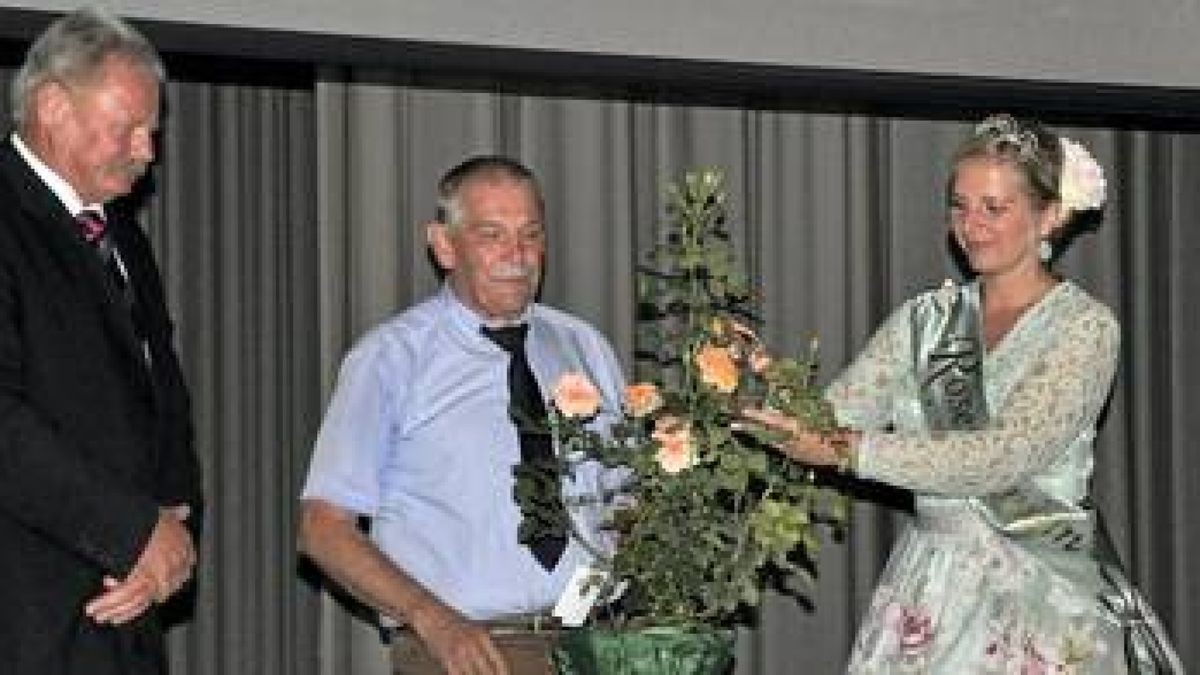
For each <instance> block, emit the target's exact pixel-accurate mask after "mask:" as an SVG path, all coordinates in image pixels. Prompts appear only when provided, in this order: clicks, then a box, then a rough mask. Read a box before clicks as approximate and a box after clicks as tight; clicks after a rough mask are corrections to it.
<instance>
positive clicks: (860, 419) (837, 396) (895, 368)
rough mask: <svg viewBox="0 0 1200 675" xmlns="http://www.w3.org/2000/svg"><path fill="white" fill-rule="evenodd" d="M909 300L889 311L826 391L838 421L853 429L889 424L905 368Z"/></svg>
mask: <svg viewBox="0 0 1200 675" xmlns="http://www.w3.org/2000/svg"><path fill="white" fill-rule="evenodd" d="M910 304H911V303H905V304H904V305H902V306H901V307H900V308H899V309H897V310H896V311H895V312H893V313H892V315H891V316H890V317H888V319H887V320H886V321H884V322H883V325H881V326H880V327H879V329H878V330H876V331H875V334H874V335H872V336H871V339H870V340H869V341H868V342H867V346H866V347H865V348H864V349H863V350H862V352H860V353H859V355H858V356H857V357H856V358H855V359H854V361H853V362H852V363H851V364H850V365H849V366H848V367H847V368H846V369H845V370H843V371H842V373H841V374H840V375H838V377H837V379H836V380H834V381H833V382H832V383H831V384H830V385H829V387H828V388H827V389H826V390H825V397H826V398H828V399H829V401H830V402H831V403H832V404H833V407H834V410H836V411H837V417H838V423H839V424H843V425H845V426H849V427H852V428H855V429H883V428H884V427H887V426H888V425H890V424H891V423H892V403H893V399H894V397H895V395H896V392H897V391H898V389H899V382H900V379H901V378H902V377H903V375H904V372H905V369H906V368H908V366H909V362H910V361H911V358H910V357H909V356H908V350H907V345H908V343H909V341H910V339H909V329H908V315H909V312H910V311H911V309H910Z"/></svg>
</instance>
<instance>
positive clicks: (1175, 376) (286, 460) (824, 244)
mask: <svg viewBox="0 0 1200 675" xmlns="http://www.w3.org/2000/svg"><path fill="white" fill-rule="evenodd" d="M10 76H11V71H0V84H2V85H4V86H7V81H8V79H9V77H10ZM226 79H228V78H226ZM233 79H236V78H233ZM167 94H168V96H167V98H168V108H169V110H168V115H167V118H166V120H165V124H164V132H163V136H162V139H161V160H160V162H159V163H158V165H157V166H156V167H155V170H154V185H153V190H152V194H151V196H150V197H149V199H148V200H147V203H146V208H145V212H144V222H145V223H146V226H147V228H148V230H149V232H150V235H151V238H152V240H153V242H154V244H155V247H156V249H157V252H158V254H159V260H160V263H161V266H162V269H163V273H164V276H165V279H166V284H167V289H168V294H169V299H170V302H171V304H172V306H173V309H174V312H175V316H176V317H177V319H178V329H179V330H178V337H179V345H180V350H181V352H182V356H183V360H184V365H185V369H186V374H187V376H188V380H189V383H190V385H191V389H192V392H193V399H194V404H195V411H196V421H197V435H198V449H199V452H200V454H201V459H202V462H203V466H204V469H205V486H206V489H207V493H208V496H209V503H210V509H209V511H210V512H209V519H208V529H207V531H206V532H205V536H204V539H203V541H202V542H201V556H202V558H201V563H200V567H199V570H198V576H199V582H198V587H197V593H196V602H195V617H194V620H193V621H192V622H190V623H188V624H185V625H183V626H182V627H179V628H176V629H174V630H173V631H172V634H171V638H170V639H171V646H172V650H171V661H172V668H173V670H172V672H173V673H174V674H175V675H199V674H205V675H209V674H212V675H216V674H220V675H292V674H295V675H376V674H382V673H384V672H385V669H384V667H383V662H382V658H383V654H382V650H381V649H380V648H379V645H378V640H377V637H376V636H375V634H374V633H373V632H372V631H371V630H370V628H369V627H368V626H367V625H366V624H365V623H363V622H362V621H360V620H359V619H356V618H353V617H352V616H351V615H350V613H349V612H348V611H347V610H346V609H345V603H343V602H342V601H341V600H338V599H335V598H334V597H333V596H331V595H330V594H328V593H326V592H324V591H322V590H321V588H320V581H319V575H317V574H315V573H314V571H313V570H312V569H311V567H308V566H306V565H304V564H303V562H302V561H298V560H297V559H296V556H295V554H294V553H293V550H294V542H293V540H294V534H295V517H296V495H297V493H298V491H299V486H300V485H301V483H302V481H303V476H304V473H305V471H306V468H307V461H308V456H309V453H310V451H311V443H312V439H313V437H314V435H315V430H316V428H317V425H318V424H319V421H320V416H321V414H322V412H323V406H324V403H325V401H326V400H327V397H328V395H329V393H330V391H331V388H332V385H333V382H334V378H335V376H336V369H337V365H338V363H339V361H340V359H341V357H342V355H343V354H344V353H345V350H346V349H347V348H348V346H349V345H350V344H351V343H352V342H353V340H354V339H355V337H357V336H358V335H359V334H361V333H362V332H363V331H364V330H365V329H366V328H367V327H369V326H371V325H373V324H374V323H376V322H378V321H379V320H380V319H382V318H383V317H385V316H388V315H389V314H391V313H393V312H396V311H398V310H400V309H402V308H403V307H405V306H407V305H408V304H410V303H412V302H413V301H415V300H416V299H418V298H421V297H423V296H424V295H426V294H428V293H429V292H431V291H432V290H433V289H434V288H435V287H436V283H437V281H436V279H435V277H434V275H433V273H432V269H431V266H430V264H429V262H428V259H427V257H426V252H425V247H424V240H423V229H422V227H421V225H422V224H423V223H424V222H426V221H427V220H428V219H429V218H430V217H432V215H433V213H434V195H433V193H434V184H435V182H436V180H437V178H438V176H439V175H440V174H441V173H442V172H443V171H444V170H445V169H446V168H448V167H449V166H451V165H453V164H455V163H456V162H458V161H459V160H460V159H461V158H463V157H464V156H465V155H467V154H470V153H474V152H503V153H507V154H511V155H514V156H516V157H518V158H520V159H522V160H524V161H526V162H527V163H528V164H530V165H531V166H532V167H533V169H534V170H535V171H536V172H537V173H538V174H539V176H540V177H541V178H542V181H543V183H544V187H545V191H546V194H547V201H548V223H549V231H550V235H549V236H550V243H549V253H548V255H549V262H548V265H549V267H548V270H547V279H546V284H545V290H544V297H543V299H544V300H545V301H547V302H549V303H551V304H554V305H557V306H559V307H563V308H565V309H568V310H570V311H572V312H574V313H576V314H579V315H581V316H583V317H585V318H587V319H588V320H590V321H591V322H593V323H594V324H595V325H597V326H598V327H599V328H601V329H602V330H603V331H605V332H606V333H607V334H608V335H609V336H610V337H611V338H612V341H613V343H614V345H615V346H616V347H617V349H618V352H619V353H620V354H621V356H622V358H623V359H624V360H625V364H626V366H627V367H628V368H632V362H631V360H630V357H631V354H632V349H633V319H632V317H633V311H632V307H633V272H634V268H635V265H636V264H637V262H638V261H639V260H640V259H641V253H642V252H644V251H645V250H646V249H647V248H648V246H649V244H650V243H651V242H653V241H654V240H655V238H656V237H657V236H658V234H659V233H660V232H661V226H662V204H663V199H662V194H663V188H664V186H665V184H666V182H667V181H669V180H671V179H673V178H675V177H677V176H678V175H679V173H680V172H681V171H682V170H684V169H685V168H689V167H697V166H716V167H719V168H722V169H723V170H724V171H725V172H726V174H727V176H728V180H729V184H730V190H731V198H732V200H733V205H734V210H733V213H732V217H731V225H732V228H731V229H732V230H733V233H734V236H735V239H736V243H737V245H738V247H739V250H740V251H741V252H742V253H743V260H744V263H745V264H746V266H747V268H748V269H749V270H750V271H751V273H752V275H753V278H754V280H755V282H756V284H757V286H758V288H759V290H760V291H761V293H762V298H763V300H762V313H763V317H764V319H765V320H766V326H767V328H766V337H767V339H768V340H769V341H770V342H771V343H772V345H773V346H774V347H775V348H776V349H778V350H782V351H796V350H799V349H802V348H804V347H805V346H806V345H807V344H808V341H809V339H810V337H812V336H814V335H815V336H818V337H819V338H820V343H821V358H822V366H823V376H824V377H825V378H828V377H832V375H833V374H834V373H836V371H837V369H838V368H839V367H840V366H841V365H843V364H845V363H846V361H847V360H848V359H849V358H850V357H851V356H852V355H853V354H854V352H855V351H856V350H858V349H859V348H860V347H861V346H862V344H863V343H864V342H865V340H866V339H867V337H868V336H869V334H870V332H871V330H872V329H873V328H874V326H876V325H877V324H878V323H879V321H881V319H882V318H883V317H884V316H885V315H886V313H887V312H888V311H889V310H890V309H891V308H892V307H893V306H894V305H895V304H897V303H898V302H900V301H901V300H902V299H903V298H905V297H907V296H909V295H911V294H912V293H914V292H916V291H918V290H920V289H922V288H925V287H928V286H930V285H932V284H936V283H938V282H940V280H941V279H942V278H944V277H946V276H949V275H952V274H954V267H953V265H952V264H951V262H950V259H949V256H948V255H947V248H946V241H945V229H944V224H943V221H944V218H943V206H942V205H943V193H942V190H943V181H944V173H945V160H946V157H947V156H948V155H949V153H950V151H951V149H952V148H953V147H954V145H955V144H956V143H957V142H958V140H959V139H960V138H961V137H962V135H963V133H964V132H965V130H966V129H967V128H968V126H967V122H966V121H958V122H955V121H939V120H923V119H915V118H906V119H891V118H881V117H873V116H869V115H860V114H845V115H842V114H828V113H820V114H814V113H806V112H803V111H799V112H793V111H764V110H753V109H738V108H735V107H712V106H703V105H690V104H666V103H663V104H656V103H653V102H643V101H630V100H622V99H620V98H619V97H599V96H598V97H594V98H589V97H587V96H584V95H579V94H577V93H571V94H569V95H568V94H563V95H557V96H552V95H534V94H529V93H522V92H521V91H520V90H519V89H514V88H513V87H511V86H507V85H506V86H501V84H500V83H490V82H484V81H472V82H465V81H450V80H444V81H441V80H436V79H431V78H430V77H428V76H426V77H425V78H424V79H423V80H422V82H421V83H417V82H416V81H415V80H412V79H409V78H407V76H405V75H404V74H398V73H393V72H388V71H378V70H367V69H364V70H356V71H352V72H349V71H344V70H339V69H328V70H324V71H321V72H319V73H318V76H317V77H316V80H315V83H314V84H313V85H312V86H311V87H299V88H296V87H291V86H284V85H270V84H256V85H251V84H228V83H216V82H204V81H194V80H187V81H177V82H173V83H172V84H171V85H170V86H169V87H168V91H167ZM0 105H3V104H0ZM974 117H975V115H974V114H973V113H972V114H971V115H967V116H965V117H964V120H967V119H973V118H974ZM1065 131H1067V132H1068V133H1069V134H1070V135H1072V136H1075V137H1077V138H1078V139H1079V140H1081V141H1083V142H1085V143H1086V144H1087V145H1088V146H1089V147H1091V148H1092V149H1093V151H1094V152H1095V153H1096V154H1097V156H1098V157H1099V159H1100V160H1101V162H1102V163H1103V164H1104V165H1105V167H1106V168H1107V170H1108V172H1109V178H1110V203H1109V206H1108V209H1107V212H1106V218H1105V222H1104V224H1103V226H1102V227H1101V229H1100V230H1099V231H1098V232H1096V233H1095V234H1091V235H1085V236H1084V237H1083V238H1081V240H1080V241H1078V242H1077V243H1076V245H1075V247H1074V248H1073V249H1072V250H1071V251H1070V252H1069V253H1068V254H1067V256H1066V257H1065V259H1064V260H1063V261H1062V263H1061V266H1060V267H1061V270H1062V271H1063V272H1064V274H1066V275H1067V276H1070V277H1072V278H1075V279H1077V280H1078V281H1079V282H1080V283H1081V284H1082V285H1083V286H1085V287H1086V288H1088V289H1090V290H1091V291H1092V292H1093V293H1095V294H1096V295H1098V296H1099V297H1100V298H1102V299H1103V300H1104V301H1106V302H1107V303H1109V304H1110V306H1112V307H1113V308H1114V310H1115V311H1116V312H1117V314H1118V316H1119V317H1120V319H1121V321H1122V323H1123V326H1124V332H1123V337H1124V344H1123V359H1122V366H1121V369H1120V371H1119V374H1118V382H1117V386H1116V387H1115V389H1114V393H1113V396H1112V400H1111V403H1110V407H1109V413H1108V417H1107V422H1106V424H1105V426H1104V428H1103V430H1102V433H1101V437H1100V442H1099V447H1098V451H1097V462H1098V467H1097V473H1096V487H1097V493H1098V498H1099V503H1100V505H1101V508H1102V510H1103V511H1104V512H1105V514H1106V515H1107V517H1108V520H1109V524H1110V527H1111V529H1112V530H1113V534H1114V536H1115V538H1116V541H1117V545H1118V548H1119V549H1120V552H1121V555H1122V557H1123V558H1124V560H1125V562H1126V564H1127V565H1128V566H1129V568H1130V571H1131V574H1132V576H1133V578H1134V580H1135V581H1136V582H1137V583H1138V585H1139V586H1140V587H1141V588H1142V589H1144V590H1145V591H1146V593H1147V594H1148V595H1149V596H1150V598H1151V600H1152V601H1153V603H1154V605H1155V607H1156V608H1157V609H1158V611H1159V612H1160V614H1161V615H1162V617H1163V619H1164V620H1165V621H1166V623H1167V624H1168V625H1169V626H1170V628H1171V630H1172V632H1173V634H1174V635H1175V636H1176V639H1177V643H1178V645H1179V647H1180V650H1181V655H1182V657H1183V659H1184V662H1185V664H1188V665H1189V666H1190V667H1191V668H1192V669H1196V668H1198V667H1200V647H1197V646H1196V644H1195V641H1194V640H1193V639H1191V638H1192V637H1193V636H1195V635H1200V582H1197V581H1196V577H1195V574H1194V573H1193V572H1192V570H1193V569H1194V568H1195V566H1196V562H1197V561H1200V543H1198V538H1197V537H1196V536H1195V532H1196V526H1195V524H1194V522H1193V514H1195V513H1197V512H1200V491H1198V490H1196V486H1197V485H1200V458H1198V456H1197V455H1196V453H1194V452H1192V451H1191V445H1192V439H1195V438H1198V437H1200V415H1196V414H1195V412H1194V411H1196V410H1200V366H1198V365H1197V364H1196V360H1195V359H1194V358H1193V357H1192V355H1191V351H1192V349H1193V348H1194V346H1195V345H1196V344H1200V309H1198V307H1197V305H1198V303H1196V302H1195V301H1194V300H1193V295H1192V294H1193V293H1195V292H1196V289H1200V278H1198V277H1200V271H1197V269H1196V266H1195V265H1194V264H1193V261H1195V260H1197V259H1198V257H1200V230H1198V228H1197V225H1198V224H1200V191H1198V190H1197V189H1196V186H1197V185H1200V138H1198V137H1197V136H1195V135H1187V134H1172V133H1166V132H1148V131H1130V130H1113V129H1101V128H1086V129H1065ZM867 496H868V497H870V498H871V499H874V500H877V501H879V502H881V503H882V504H883V505H880V504H876V503H874V502H872V501H869V500H868V501H862V502H859V503H858V504H857V505H856V506H855V508H854V521H853V524H852V525H851V527H850V528H849V530H848V532H847V534H846V537H845V538H844V540H842V541H830V542H827V544H826V546H825V548H824V550H823V552H822V554H821V560H820V569H819V578H818V582H817V585H816V587H815V588H814V589H813V591H812V593H811V596H810V602H811V607H805V606H801V605H798V604H796V603H795V602H793V601H792V600H791V599H789V598H784V597H779V596H772V597H769V598H768V599H767V602H766V603H765V605H764V608H763V611H762V614H761V619H760V621H759V622H758V624H757V625H756V626H754V627H752V628H750V629H747V630H745V631H743V632H742V634H741V636H740V640H739V646H738V653H739V664H738V673H739V675H746V674H750V673H753V674H762V675H775V674H780V675H782V674H785V673H788V674H790V673H814V674H818V675H821V674H824V673H837V672H840V669H841V667H842V663H843V659H844V656H845V654H846V652H847V649H848V643H849V640H850V639H851V637H852V635H853V631H854V626H855V624H856V622H857V617H858V615H859V613H860V612H861V611H862V609H863V607H864V606H865V602H866V600H867V598H868V597H869V594H870V592H871V588H872V586H873V582H874V579H875V577H876V575H877V574H878V571H879V569H880V567H881V565H882V563H883V561H884V559H885V557H886V555H887V551H888V549H889V547H890V544H891V541H892V538H893V535H894V533H895V531H896V528H897V527H898V525H899V523H900V522H902V516H898V515H896V514H897V511H896V510H895V509H894V508H892V505H893V504H895V503H901V504H902V503H903V499H902V498H898V496H897V495H895V494H891V493H882V494H879V493H870V494H869V495H867Z"/></svg>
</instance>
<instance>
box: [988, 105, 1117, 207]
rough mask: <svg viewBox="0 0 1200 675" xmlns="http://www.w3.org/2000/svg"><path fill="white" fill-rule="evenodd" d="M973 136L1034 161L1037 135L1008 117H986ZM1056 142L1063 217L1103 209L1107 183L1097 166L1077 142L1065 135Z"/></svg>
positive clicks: (1090, 155)
mask: <svg viewBox="0 0 1200 675" xmlns="http://www.w3.org/2000/svg"><path fill="white" fill-rule="evenodd" d="M975 136H976V137H985V138H988V139H990V140H991V141H992V142H993V143H995V144H996V145H1003V146H1008V147H1011V148H1014V149H1015V150H1016V153H1017V156H1018V157H1019V158H1020V159H1021V160H1022V161H1037V158H1038V154H1037V153H1038V137H1037V134H1035V133H1034V132H1033V130H1031V129H1029V128H1028V127H1026V126H1025V125H1023V124H1021V123H1020V122H1018V121H1017V120H1016V118H1014V117H1012V116H1011V115H992V116H990V117H988V118H987V119H985V120H983V121H982V122H980V123H979V124H977V125H975ZM1058 142H1059V145H1060V147H1061V148H1062V169H1061V171H1060V174H1059V183H1058V196H1059V203H1060V204H1062V207H1063V210H1064V211H1065V213H1064V216H1065V217H1069V216H1070V215H1071V214H1073V213H1077V212H1079V211H1090V210H1093V209H1098V208H1100V207H1101V206H1104V191H1105V187H1106V182H1105V180H1104V169H1103V168H1101V166H1100V163H1099V162H1097V161H1096V158H1095V157H1093V156H1092V154H1091V153H1090V152H1088V151H1087V149H1086V148H1084V147H1083V146H1082V145H1080V144H1079V143H1077V142H1075V141H1073V140H1071V139H1069V138H1067V137H1065V136H1058Z"/></svg>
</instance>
